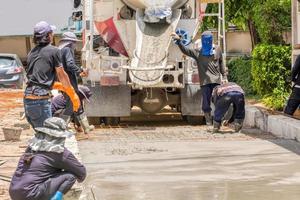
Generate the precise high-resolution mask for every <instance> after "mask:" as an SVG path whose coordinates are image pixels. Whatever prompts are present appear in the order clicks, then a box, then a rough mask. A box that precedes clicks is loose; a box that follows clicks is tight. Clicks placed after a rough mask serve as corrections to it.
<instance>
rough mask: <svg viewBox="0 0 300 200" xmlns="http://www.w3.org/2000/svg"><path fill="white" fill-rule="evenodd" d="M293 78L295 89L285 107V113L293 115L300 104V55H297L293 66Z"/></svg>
mask: <svg viewBox="0 0 300 200" xmlns="http://www.w3.org/2000/svg"><path fill="white" fill-rule="evenodd" d="M291 79H292V82H293V90H292V93H291V95H290V98H289V100H288V102H287V105H286V107H285V108H284V113H285V114H287V115H290V116H293V115H294V113H295V111H296V110H297V109H298V108H299V105H300V56H297V59H296V62H295V64H294V66H293V69H292V75H291Z"/></svg>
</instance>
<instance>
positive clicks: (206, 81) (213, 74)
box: [172, 31, 227, 125]
mask: <svg viewBox="0 0 300 200" xmlns="http://www.w3.org/2000/svg"><path fill="white" fill-rule="evenodd" d="M172 36H173V37H174V39H175V40H176V44H177V45H178V47H179V48H180V50H181V51H182V53H184V54H185V55H187V56H189V57H192V58H194V59H195V61H196V62H197V66H198V73H199V78H200V86H201V90H202V98H203V101H202V110H203V112H204V114H205V120H206V124H207V125H212V117H211V110H212V109H211V106H210V105H211V104H210V102H211V97H212V91H213V89H214V87H216V86H217V85H219V84H221V82H222V81H223V82H227V75H226V70H225V66H224V65H223V60H222V52H221V49H220V48H219V47H218V46H214V45H213V35H212V33H211V32H209V31H205V32H204V33H203V34H202V36H201V43H202V46H201V48H200V49H189V48H187V47H185V46H184V45H183V44H182V43H181V42H180V40H181V37H180V36H178V35H177V34H176V33H173V34H172Z"/></svg>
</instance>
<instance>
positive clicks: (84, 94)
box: [51, 85, 94, 134]
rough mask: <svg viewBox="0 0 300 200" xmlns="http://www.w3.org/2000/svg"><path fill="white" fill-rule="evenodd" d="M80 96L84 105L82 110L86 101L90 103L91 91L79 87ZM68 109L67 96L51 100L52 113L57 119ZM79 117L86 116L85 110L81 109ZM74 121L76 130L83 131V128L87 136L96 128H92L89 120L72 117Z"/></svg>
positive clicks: (60, 95)
mask: <svg viewBox="0 0 300 200" xmlns="http://www.w3.org/2000/svg"><path fill="white" fill-rule="evenodd" d="M78 92H79V93H78V96H79V99H80V103H81V105H82V108H84V100H85V101H87V102H89V99H90V97H91V96H92V93H91V90H90V89H89V88H88V87H86V86H83V85H79V86H78ZM65 109H66V99H65V96H64V95H62V94H59V95H57V96H55V97H53V98H52V100H51V112H52V115H53V116H55V117H60V115H61V114H63V113H64V110H65ZM78 114H79V116H86V115H85V114H84V109H80V110H79V111H78ZM72 119H73V120H74V122H75V125H76V127H75V128H76V130H77V131H79V132H80V131H81V128H82V129H83V132H84V133H85V134H88V133H89V131H91V130H93V129H94V126H90V125H89V122H88V120H87V118H86V117H85V118H82V119H78V118H77V117H74V115H73V116H72Z"/></svg>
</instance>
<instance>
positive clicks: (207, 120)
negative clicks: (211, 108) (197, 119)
mask: <svg viewBox="0 0 300 200" xmlns="http://www.w3.org/2000/svg"><path fill="white" fill-rule="evenodd" d="M204 116H205V121H206V125H207V126H211V125H212V117H211V114H210V112H209V113H204Z"/></svg>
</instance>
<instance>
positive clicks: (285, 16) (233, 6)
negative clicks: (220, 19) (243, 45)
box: [204, 0, 291, 47]
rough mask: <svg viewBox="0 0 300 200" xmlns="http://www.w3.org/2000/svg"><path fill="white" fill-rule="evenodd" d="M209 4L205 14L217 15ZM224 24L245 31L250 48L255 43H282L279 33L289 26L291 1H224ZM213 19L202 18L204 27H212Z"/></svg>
mask: <svg viewBox="0 0 300 200" xmlns="http://www.w3.org/2000/svg"><path fill="white" fill-rule="evenodd" d="M217 11H218V6H217V5H216V4H215V5H213V4H210V5H209V6H208V8H207V12H217ZM225 14H226V21H227V22H228V23H232V24H235V25H236V26H237V27H238V28H240V29H242V30H249V32H250V35H251V41H252V47H254V46H255V45H257V44H258V43H261V42H262V43H267V44H283V43H284V41H283V38H282V33H283V32H284V31H286V30H288V28H290V27H291V0H225ZM216 26H217V19H216V18H214V19H211V18H206V19H204V28H207V27H216Z"/></svg>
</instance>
